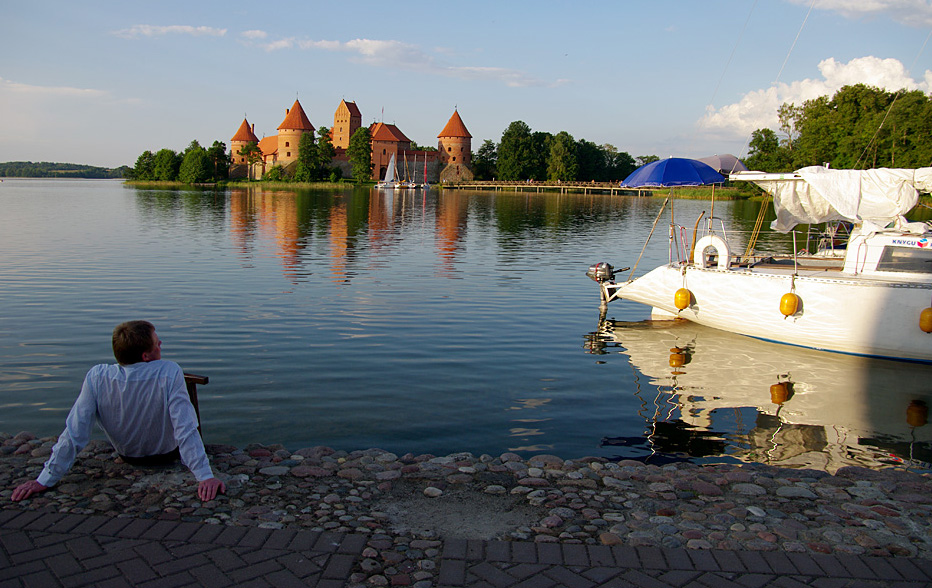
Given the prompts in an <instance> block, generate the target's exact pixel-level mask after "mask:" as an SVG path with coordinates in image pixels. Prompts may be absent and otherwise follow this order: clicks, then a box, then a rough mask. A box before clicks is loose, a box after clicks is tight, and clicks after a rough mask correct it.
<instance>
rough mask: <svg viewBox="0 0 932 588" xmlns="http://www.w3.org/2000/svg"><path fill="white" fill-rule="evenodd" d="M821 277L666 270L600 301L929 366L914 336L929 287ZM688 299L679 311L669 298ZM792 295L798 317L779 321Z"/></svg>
mask: <svg viewBox="0 0 932 588" xmlns="http://www.w3.org/2000/svg"><path fill="white" fill-rule="evenodd" d="M839 276H840V277H831V278H829V277H823V276H821V275H811V276H804V275H796V276H795V277H794V276H793V275H791V274H789V273H786V274H772V273H762V272H755V271H753V270H749V269H709V268H698V267H695V266H685V267H684V266H675V265H666V266H661V267H658V268H657V269H655V270H653V271H651V272H649V273H648V274H646V275H644V276H642V277H640V278H636V279H634V280H632V281H629V282H625V283H621V284H611V283H603V284H602V288H603V300H606V301H610V300H613V299H616V298H622V299H627V300H632V301H635V302H640V303H642V304H646V305H649V306H651V307H653V308H654V309H655V310H659V311H660V312H659V313H658V312H655V313H654V314H655V316H658V315H665V316H667V317H672V316H676V317H679V318H683V319H687V320H690V321H693V322H695V323H698V324H702V325H706V326H709V327H714V328H717V329H722V330H725V331H730V332H734V333H739V334H742V335H747V336H750V337H756V338H759V339H765V340H770V341H776V342H780V343H787V344H791V345H800V346H803V347H811V348H813V349H822V350H828V351H836V352H842V353H851V354H857V355H866V356H876V357H884V358H890V359H900V360H909V361H921V362H932V334H930V333H925V332H923V331H922V330H921V329H920V328H919V315H920V313H921V311H922V309H923V308H926V307H928V306H929V304H930V298H932V285H930V284H926V283H916V284H904V283H901V282H887V281H881V280H863V279H852V278H846V277H843V274H840V275H839ZM680 288H687V289H688V290H689V292H690V293H691V300H690V304H689V306H688V307H686V308H684V309H682V310H679V309H677V308H676V306H675V302H674V294H675V293H676V291H677V290H678V289H680ZM791 291H794V292H795V293H796V294H797V295H798V296H799V300H800V305H799V309H798V311H797V312H796V313H795V314H793V315H791V316H786V317H785V316H784V315H783V314H781V311H780V300H781V298H782V297H783V295H784V294H787V293H789V292H791Z"/></svg>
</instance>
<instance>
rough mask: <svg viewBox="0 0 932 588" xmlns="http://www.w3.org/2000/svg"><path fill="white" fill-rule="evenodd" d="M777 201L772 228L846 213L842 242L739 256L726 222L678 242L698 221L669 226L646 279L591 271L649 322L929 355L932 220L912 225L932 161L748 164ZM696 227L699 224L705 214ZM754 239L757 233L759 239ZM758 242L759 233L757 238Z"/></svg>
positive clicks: (609, 294)
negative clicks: (662, 257)
mask: <svg viewBox="0 0 932 588" xmlns="http://www.w3.org/2000/svg"><path fill="white" fill-rule="evenodd" d="M730 178H731V179H732V180H746V181H752V182H754V183H755V184H757V185H759V186H761V187H762V188H763V189H764V190H765V191H767V192H768V193H769V194H771V195H772V196H773V198H774V208H775V209H776V213H777V220H775V221H774V222H773V223H772V225H771V228H772V229H774V230H777V231H781V232H789V231H791V230H792V229H793V227H794V226H796V225H797V224H814V223H823V222H831V221H842V222H845V223H848V225H847V226H849V227H850V237H849V238H848V241H847V244H846V246H845V247H844V248H836V247H835V246H834V239H835V238H836V237H837V235H834V234H833V235H830V236H828V237H827V238H826V239H827V240H826V242H825V244H824V245H823V246H822V247H820V248H819V250H818V251H817V252H816V253H807V252H805V251H794V254H793V255H791V256H790V255H776V254H770V253H760V252H755V251H753V250H751V248H750V247H749V248H748V251H747V252H745V254H743V255H736V254H735V251H736V245H737V243H735V242H734V240H733V239H732V240H730V239H729V235H728V234H727V233H726V231H725V230H724V229H722V230H721V231H720V232H718V233H717V232H714V231H713V230H712V228H711V223H710V227H709V228H708V229H707V232H706V234H705V235H703V236H701V238H699V239H695V237H694V240H695V241H694V246H693V251H694V252H693V253H692V254H691V255H689V254H688V253H686V254H684V253H683V252H688V251H689V247H688V245H687V244H685V243H676V240H677V239H678V238H680V236H681V235H684V234H687V231H690V232H691V231H692V227H688V228H687V227H680V226H676V225H673V224H672V223H671V233H670V245H671V246H670V259H669V262H668V263H667V264H665V265H662V266H660V267H658V268H656V269H654V270H652V271H650V272H649V273H647V274H645V275H643V276H641V277H636V278H635V277H629V278H628V280H627V281H623V282H622V281H616V280H615V272H614V269H613V268H612V266H611V265H609V264H607V263H604V262H602V263H598V264H595V265H593V266H591V267H590V268H589V272H587V273H588V275H589V277H591V278H592V279H593V280H595V281H596V282H598V283H599V286H600V290H601V296H602V303H603V305H604V304H607V303H609V302H611V301H613V300H619V299H626V300H633V301H635V302H640V303H642V304H646V305H648V306H650V307H652V309H653V311H652V317H653V318H667V319H672V318H683V319H687V320H690V321H693V322H696V323H699V324H702V325H707V326H710V327H715V328H717V329H722V330H726V331H731V332H734V333H739V334H742V335H747V336H750V337H755V338H759V339H764V340H771V341H777V342H780V343H788V344H791V345H799V346H802V347H810V348H814V349H824V350H829V351H836V352H842V353H850V354H855V355H864V356H876V357H884V358H890V359H900V360H909V361H919V362H930V363H932V225H930V224H929V223H916V222H912V223H911V222H908V221H907V220H906V218H905V216H904V215H905V214H906V213H907V212H908V211H910V210H911V209H912V208H913V207H914V206H915V205H916V203H917V202H918V196H919V192H920V191H921V192H930V191H932V168H921V169H917V170H911V169H872V170H832V169H828V168H825V167H821V166H814V167H808V168H803V169H800V170H798V171H797V172H796V173H793V174H765V173H761V172H743V173H736V174H731V176H730ZM697 224H698V221H697ZM752 239H756V236H754V237H752ZM752 242H753V241H752Z"/></svg>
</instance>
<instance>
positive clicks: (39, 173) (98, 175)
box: [0, 161, 129, 180]
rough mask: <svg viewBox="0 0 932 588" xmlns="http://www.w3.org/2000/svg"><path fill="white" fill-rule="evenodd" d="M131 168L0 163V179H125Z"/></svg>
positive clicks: (25, 162)
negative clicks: (127, 171)
mask: <svg viewBox="0 0 932 588" xmlns="http://www.w3.org/2000/svg"><path fill="white" fill-rule="evenodd" d="M128 169H129V167H127V166H125V165H123V166H120V167H118V168H114V169H110V168H106V167H96V166H93V165H81V164H78V163H52V162H48V161H40V162H32V161H7V162H0V178H88V179H100V180H105V179H113V178H123V176H124V174H125V173H126V170H128Z"/></svg>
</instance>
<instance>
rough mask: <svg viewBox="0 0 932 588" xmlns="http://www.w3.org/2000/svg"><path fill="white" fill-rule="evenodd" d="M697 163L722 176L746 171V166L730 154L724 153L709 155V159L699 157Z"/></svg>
mask: <svg viewBox="0 0 932 588" xmlns="http://www.w3.org/2000/svg"><path fill="white" fill-rule="evenodd" d="M699 161H701V162H702V163H704V164H706V165H708V166H710V167H711V168H712V169H714V170H715V171H717V172H719V173H722V174H732V173H735V172H739V171H748V168H747V166H746V165H744V163H742V161H741V160H740V159H738V158H737V157H735V156H734V155H732V154H731V153H724V154H722V155H710V156H709V157H700V158H699Z"/></svg>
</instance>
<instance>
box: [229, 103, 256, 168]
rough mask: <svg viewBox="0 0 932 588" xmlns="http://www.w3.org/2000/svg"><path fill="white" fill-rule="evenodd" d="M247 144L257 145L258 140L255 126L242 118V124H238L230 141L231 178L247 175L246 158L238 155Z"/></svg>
mask: <svg viewBox="0 0 932 588" xmlns="http://www.w3.org/2000/svg"><path fill="white" fill-rule="evenodd" d="M249 143H256V144H258V143H259V138H258V137H256V127H255V125H250V124H249V121H248V120H246V118H245V117H243V122H242V124H240V126H239V129H238V130H237V131H236V134H235V135H233V138H232V139H230V153H231V154H232V156H233V160H232V162H231V163H232V165H231V166H230V177H231V178H245V177H247V176H248V175H249V166H248V164H247V163H246V158H245V157H244V156H242V155H240V154H239V152H240V151H241V150H242V149H243V147H245V146H246V145H248V144H249Z"/></svg>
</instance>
